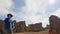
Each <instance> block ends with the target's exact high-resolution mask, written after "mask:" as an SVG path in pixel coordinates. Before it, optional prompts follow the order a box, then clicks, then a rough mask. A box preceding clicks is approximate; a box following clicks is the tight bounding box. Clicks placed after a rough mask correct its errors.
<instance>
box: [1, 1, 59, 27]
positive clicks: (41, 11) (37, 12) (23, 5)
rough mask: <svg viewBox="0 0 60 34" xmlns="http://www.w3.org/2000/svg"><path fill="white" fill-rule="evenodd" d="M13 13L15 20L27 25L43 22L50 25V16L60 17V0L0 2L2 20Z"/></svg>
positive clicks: (44, 24)
mask: <svg viewBox="0 0 60 34" xmlns="http://www.w3.org/2000/svg"><path fill="white" fill-rule="evenodd" d="M8 13H12V14H13V15H14V17H13V18H12V19H13V20H16V21H17V22H18V21H24V20H25V21H26V25H28V24H35V23H40V22H42V24H43V27H45V26H46V25H47V24H49V16H51V15H56V16H58V17H60V0H0V19H3V20H4V19H5V18H6V15H7V14H8Z"/></svg>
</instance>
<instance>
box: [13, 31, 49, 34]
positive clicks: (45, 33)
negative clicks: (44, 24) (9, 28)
mask: <svg viewBox="0 0 60 34" xmlns="http://www.w3.org/2000/svg"><path fill="white" fill-rule="evenodd" d="M48 32H49V30H45V31H41V32H24V33H14V34H48Z"/></svg>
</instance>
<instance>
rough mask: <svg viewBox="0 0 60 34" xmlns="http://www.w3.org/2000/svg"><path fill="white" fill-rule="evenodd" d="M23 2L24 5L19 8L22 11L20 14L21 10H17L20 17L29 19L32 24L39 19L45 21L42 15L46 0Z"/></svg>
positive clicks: (27, 0)
mask: <svg viewBox="0 0 60 34" xmlns="http://www.w3.org/2000/svg"><path fill="white" fill-rule="evenodd" d="M25 4H26V6H24V7H23V8H22V10H21V12H23V13H22V14H20V13H21V12H19V15H20V17H23V19H24V20H26V21H28V20H31V21H32V23H33V24H34V23H39V22H41V21H44V22H45V23H46V22H47V21H46V20H44V17H45V16H46V10H47V7H48V0H25ZM38 12H39V13H40V14H39V16H37V15H36V13H38ZM24 13H25V14H24ZM45 23H44V24H45ZM45 25H46V24H45Z"/></svg>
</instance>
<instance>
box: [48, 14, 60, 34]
mask: <svg viewBox="0 0 60 34" xmlns="http://www.w3.org/2000/svg"><path fill="white" fill-rule="evenodd" d="M49 22H50V31H49V32H50V33H49V34H60V18H58V17H57V16H54V15H52V16H50V18H49Z"/></svg>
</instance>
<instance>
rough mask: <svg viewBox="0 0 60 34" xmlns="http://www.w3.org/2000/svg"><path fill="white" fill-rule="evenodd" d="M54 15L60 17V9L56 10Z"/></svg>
mask: <svg viewBox="0 0 60 34" xmlns="http://www.w3.org/2000/svg"><path fill="white" fill-rule="evenodd" d="M52 15H56V16H59V17H60V8H59V9H56V11H54V12H53V13H52Z"/></svg>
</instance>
